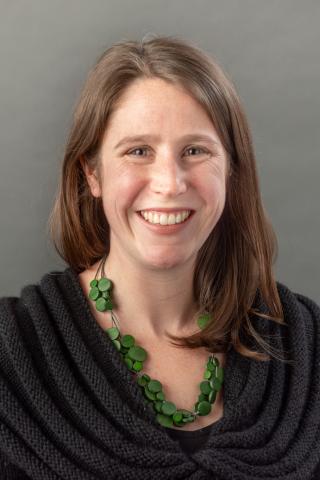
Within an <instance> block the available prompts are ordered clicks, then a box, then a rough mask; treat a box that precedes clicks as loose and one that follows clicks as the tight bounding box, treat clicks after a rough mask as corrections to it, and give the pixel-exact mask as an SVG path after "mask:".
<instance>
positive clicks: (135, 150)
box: [128, 147, 147, 157]
mask: <svg viewBox="0 0 320 480" xmlns="http://www.w3.org/2000/svg"><path fill="white" fill-rule="evenodd" d="M139 150H140V151H143V150H147V147H137V148H134V149H133V150H130V152H128V155H132V154H133V152H137V151H139ZM134 157H141V155H134Z"/></svg>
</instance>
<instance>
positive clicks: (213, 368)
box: [207, 361, 216, 372]
mask: <svg viewBox="0 0 320 480" xmlns="http://www.w3.org/2000/svg"><path fill="white" fill-rule="evenodd" d="M215 369H216V365H215V363H212V362H211V361H209V362H208V363H207V370H210V372H214V371H215Z"/></svg>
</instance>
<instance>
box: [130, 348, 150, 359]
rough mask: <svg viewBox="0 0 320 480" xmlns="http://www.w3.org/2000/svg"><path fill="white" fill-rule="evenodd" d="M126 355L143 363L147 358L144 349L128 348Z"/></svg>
mask: <svg viewBox="0 0 320 480" xmlns="http://www.w3.org/2000/svg"><path fill="white" fill-rule="evenodd" d="M128 355H129V357H130V358H132V360H138V361H139V362H144V361H145V359H146V358H147V352H146V351H145V349H144V348H142V347H138V346H133V347H130V349H129V352H128Z"/></svg>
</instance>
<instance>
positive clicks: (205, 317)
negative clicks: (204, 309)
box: [197, 313, 210, 330]
mask: <svg viewBox="0 0 320 480" xmlns="http://www.w3.org/2000/svg"><path fill="white" fill-rule="evenodd" d="M209 320H210V315H209V314H208V313H205V314H203V315H200V317H199V318H198V320H197V323H198V326H199V328H200V329H201V330H203V329H204V327H205V326H206V325H207V323H208V321H209Z"/></svg>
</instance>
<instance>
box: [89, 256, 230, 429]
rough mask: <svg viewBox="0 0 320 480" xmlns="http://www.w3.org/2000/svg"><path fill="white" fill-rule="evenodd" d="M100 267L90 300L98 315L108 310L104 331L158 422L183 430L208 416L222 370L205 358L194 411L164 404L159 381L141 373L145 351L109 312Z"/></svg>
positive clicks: (203, 318) (201, 321) (201, 322)
mask: <svg viewBox="0 0 320 480" xmlns="http://www.w3.org/2000/svg"><path fill="white" fill-rule="evenodd" d="M103 267H104V265H103ZM103 267H102V269H103V274H102V277H101V278H100V280H98V279H97V278H96V277H97V274H98V272H97V273H96V275H95V278H94V279H93V280H91V282H90V292H89V298H90V299H91V300H93V301H94V302H95V306H96V309H97V310H98V311H99V312H105V311H107V310H109V311H110V313H111V318H112V325H113V326H112V327H111V328H107V329H106V330H105V331H106V333H107V334H108V336H109V337H110V339H111V340H112V343H113V344H114V346H115V347H116V349H117V350H118V351H119V353H120V355H121V357H122V359H123V361H124V363H125V364H126V365H127V367H128V369H129V370H130V371H131V372H132V373H133V374H135V378H136V380H137V383H138V385H140V387H141V388H142V391H143V393H144V396H145V397H146V399H147V400H148V401H149V402H150V403H151V404H152V405H153V408H154V410H155V412H156V420H157V422H158V423H160V425H162V426H163V427H167V428H172V427H173V426H176V427H183V426H184V425H185V424H187V423H189V422H194V421H195V419H196V418H197V417H198V416H205V415H208V414H209V413H210V412H211V406H212V404H213V403H214V402H215V400H216V395H217V393H218V392H219V390H220V389H221V387H222V384H223V379H224V369H223V367H221V366H220V365H219V360H218V358H216V357H215V356H214V355H210V356H209V358H208V361H207V363H206V366H205V372H204V375H203V378H204V380H203V381H202V382H201V383H200V384H199V387H200V394H199V396H198V400H197V402H196V403H195V405H194V409H193V411H190V410H186V409H181V408H179V409H178V408H177V407H176V405H175V404H174V403H173V402H170V401H167V400H166V399H165V394H164V392H163V389H162V384H161V382H159V381H158V380H156V379H151V378H150V376H149V375H147V374H145V373H143V372H142V369H143V362H144V361H145V360H146V358H147V352H146V350H145V349H144V348H142V347H141V346H139V345H136V344H135V338H134V337H133V336H132V335H129V334H126V335H121V333H120V324H119V321H118V319H117V317H116V315H115V313H114V312H113V311H112V309H113V304H112V298H111V291H112V288H113V283H112V281H111V280H110V279H109V278H107V277H106V276H105V274H104V268H103ZM98 271H99V269H98ZM209 319H210V315H209V314H208V313H205V314H203V315H200V316H199V318H198V320H197V324H198V326H199V328H200V329H203V328H204V327H205V325H206V324H207V322H208V321H209Z"/></svg>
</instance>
